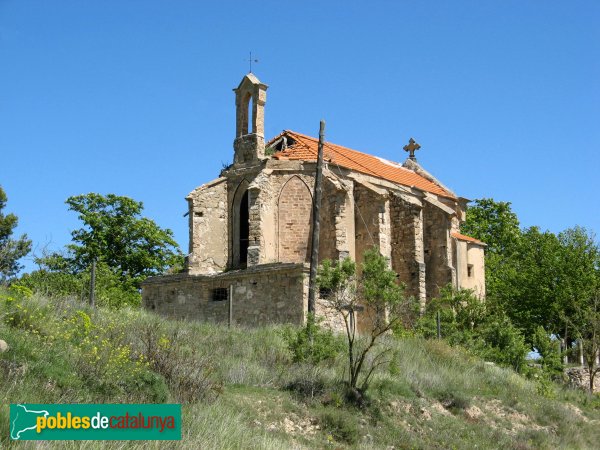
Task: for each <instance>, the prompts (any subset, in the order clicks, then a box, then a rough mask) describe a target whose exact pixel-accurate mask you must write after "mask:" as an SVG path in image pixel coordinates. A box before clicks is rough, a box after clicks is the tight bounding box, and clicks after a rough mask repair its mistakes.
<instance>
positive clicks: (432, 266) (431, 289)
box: [423, 203, 455, 300]
mask: <svg viewBox="0 0 600 450" xmlns="http://www.w3.org/2000/svg"><path fill="white" fill-rule="evenodd" d="M423 243H424V253H425V279H426V289H427V300H430V299H432V298H434V297H437V296H438V295H439V292H440V289H441V288H442V287H444V286H445V285H447V284H448V283H453V282H454V278H455V275H454V268H453V266H452V259H453V256H452V242H451V240H450V219H449V217H448V215H447V214H446V213H445V212H444V211H442V210H441V209H439V208H437V207H435V206H433V205H431V204H429V203H425V204H424V207H423Z"/></svg>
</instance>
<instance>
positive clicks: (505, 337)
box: [416, 285, 529, 372]
mask: <svg viewBox="0 0 600 450" xmlns="http://www.w3.org/2000/svg"><path fill="white" fill-rule="evenodd" d="M438 313H439V316H440V322H441V332H442V337H443V338H444V339H446V340H447V341H448V342H449V343H450V344H452V345H461V346H463V347H465V348H467V349H468V350H470V351H471V352H472V353H474V354H476V355H478V356H480V357H482V358H484V359H486V360H488V361H493V362H495V363H497V364H500V365H503V366H507V367H511V368H513V369H514V370H516V371H519V372H520V371H522V370H523V369H524V366H525V358H526V356H527V354H528V352H529V347H528V346H527V345H526V343H525V339H524V337H523V335H522V334H521V332H520V331H519V330H518V329H517V328H516V327H515V326H514V325H513V324H512V322H511V321H510V319H509V318H508V316H507V315H506V314H504V312H503V311H502V310H500V309H498V308H495V307H494V305H490V304H488V303H486V302H484V301H482V300H481V299H480V298H479V297H477V296H476V295H475V294H474V293H473V291H471V290H469V289H458V290H457V289H455V288H454V287H452V285H447V286H445V287H444V288H442V289H441V290H440V295H439V297H438V298H435V299H433V300H432V301H431V302H430V303H429V305H428V306H427V310H426V313H425V315H424V316H423V317H422V318H421V319H420V320H419V322H418V324H417V327H416V330H417V332H419V333H420V334H422V335H423V336H424V337H427V338H433V337H436V336H437V329H436V328H437V326H436V320H437V315H438Z"/></svg>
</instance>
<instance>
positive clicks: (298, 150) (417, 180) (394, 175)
mask: <svg viewBox="0 0 600 450" xmlns="http://www.w3.org/2000/svg"><path fill="white" fill-rule="evenodd" d="M281 136H287V137H288V138H291V139H292V140H293V142H291V143H290V144H289V146H288V147H287V148H286V149H285V150H282V151H278V152H276V153H274V154H273V158H275V159H289V160H302V161H316V160H317V151H318V144H319V140H318V139H316V138H313V137H311V136H306V135H304V134H301V133H296V132H295V131H289V130H285V131H284V132H283V133H281V134H279V135H278V136H276V137H275V138H273V139H271V141H269V143H268V144H267V146H268V145H270V144H273V143H274V142H275V141H277V140H278V139H279V138H280V137H281ZM323 157H324V159H325V160H326V161H329V162H331V163H333V164H337V165H338V166H340V167H345V168H346V169H351V170H356V171H357V172H361V173H365V174H367V175H372V176H374V177H377V178H383V179H384V180H388V181H392V182H394V183H398V184H401V185H404V186H409V187H413V186H414V187H416V188H417V189H421V190H422V191H427V192H431V193H432V194H437V195H440V196H442V197H447V198H452V199H454V198H456V197H455V196H454V195H453V194H452V193H451V192H448V191H447V190H446V189H444V188H442V187H441V186H439V185H437V184H435V183H433V182H432V181H430V180H428V179H427V178H425V177H423V176H421V175H419V174H417V173H416V172H414V171H412V170H409V169H407V168H405V167H402V165H401V164H399V163H396V162H392V161H388V160H386V159H383V158H379V157H377V156H373V155H369V154H366V153H362V152H359V151H356V150H352V149H349V148H346V147H342V146H340V145H336V144H332V143H331V142H325V146H324V148H323Z"/></svg>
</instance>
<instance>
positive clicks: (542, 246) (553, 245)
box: [461, 199, 600, 346]
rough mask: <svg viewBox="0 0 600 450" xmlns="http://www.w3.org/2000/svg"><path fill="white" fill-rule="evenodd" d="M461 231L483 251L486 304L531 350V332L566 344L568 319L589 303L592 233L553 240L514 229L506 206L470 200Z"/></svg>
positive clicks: (579, 231)
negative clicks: (503, 317)
mask: <svg viewBox="0 0 600 450" xmlns="http://www.w3.org/2000/svg"><path fill="white" fill-rule="evenodd" d="M461 229H462V231H463V232H465V233H467V234H469V235H471V236H473V237H476V238H478V239H481V240H482V241H484V242H486V243H487V244H488V247H487V248H486V291H487V296H486V297H487V302H488V304H490V305H493V306H494V307H498V308H500V309H501V310H503V311H504V313H505V314H506V315H508V317H509V318H510V319H511V322H512V323H513V324H514V325H515V326H517V327H518V328H519V329H520V330H521V332H522V333H523V335H524V336H525V338H526V340H527V342H528V343H529V344H530V345H532V346H533V339H534V335H535V333H536V330H537V327H538V326H542V327H544V329H545V330H547V331H548V332H549V333H550V334H554V335H556V336H559V337H561V338H562V339H564V340H565V341H566V343H567V346H568V345H569V344H570V342H572V340H573V338H572V337H571V336H569V331H568V327H569V323H570V322H569V320H567V319H568V318H569V317H571V316H573V314H575V311H576V307H577V304H578V303H579V302H581V301H584V300H585V299H587V298H589V297H590V295H591V294H590V293H591V290H592V289H593V286H594V283H593V280H594V279H595V278H597V277H598V275H597V274H598V266H599V262H598V261H599V259H600V258H599V256H598V255H599V253H600V252H599V250H598V244H597V243H596V240H595V238H594V236H593V234H592V233H589V232H588V231H587V230H585V229H584V228H581V227H574V228H571V229H567V230H565V231H563V232H562V233H559V234H558V235H555V234H554V233H551V232H549V231H541V230H540V229H539V227H535V226H534V227H530V228H527V229H525V230H520V229H519V221H518V219H517V216H516V215H515V214H514V212H512V210H511V208H510V203H508V202H496V201H494V200H492V199H480V200H476V201H475V202H474V204H473V205H472V206H470V207H469V209H468V210H467V220H466V222H465V223H464V224H463V225H462V228H461Z"/></svg>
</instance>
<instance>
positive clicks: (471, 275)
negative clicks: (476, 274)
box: [467, 264, 473, 278]
mask: <svg viewBox="0 0 600 450" xmlns="http://www.w3.org/2000/svg"><path fill="white" fill-rule="evenodd" d="M467 276H468V277H469V278H472V277H473V264H469V265H467Z"/></svg>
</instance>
